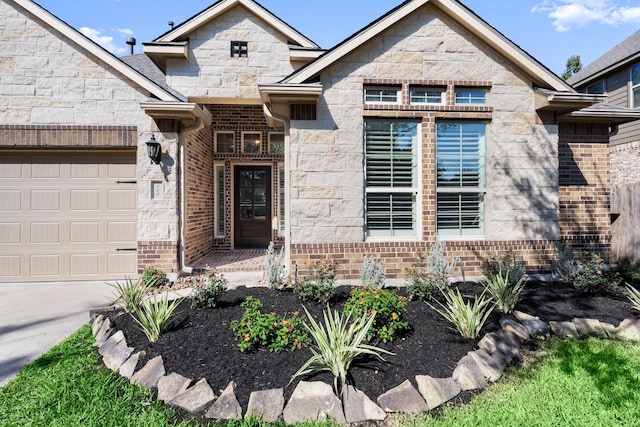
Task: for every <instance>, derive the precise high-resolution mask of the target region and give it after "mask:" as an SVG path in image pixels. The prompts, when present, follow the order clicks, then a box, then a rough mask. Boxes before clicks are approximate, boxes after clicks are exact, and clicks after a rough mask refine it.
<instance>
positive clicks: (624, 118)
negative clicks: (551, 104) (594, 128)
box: [559, 109, 640, 125]
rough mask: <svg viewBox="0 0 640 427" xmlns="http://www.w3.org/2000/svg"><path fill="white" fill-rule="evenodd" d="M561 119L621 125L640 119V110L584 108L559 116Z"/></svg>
mask: <svg viewBox="0 0 640 427" xmlns="http://www.w3.org/2000/svg"><path fill="white" fill-rule="evenodd" d="M559 120H560V121H561V122H562V121H570V122H589V123H607V124H609V125H621V124H624V123H630V122H634V121H636V120H640V111H618V110H598V111H593V110H589V109H583V110H578V111H572V112H571V113H569V114H565V115H562V116H560V117H559Z"/></svg>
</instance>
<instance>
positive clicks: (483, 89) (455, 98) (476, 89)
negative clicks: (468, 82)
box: [453, 86, 489, 106]
mask: <svg viewBox="0 0 640 427" xmlns="http://www.w3.org/2000/svg"><path fill="white" fill-rule="evenodd" d="M459 92H470V94H469V97H468V99H469V102H459V101H458V100H459V99H460V97H459V96H458V93H459ZM473 92H477V93H482V94H483V95H484V96H483V97H482V102H473V100H474V96H473ZM487 95H489V89H488V88H486V87H473V86H471V87H469V86H456V87H455V88H454V92H453V102H454V103H455V105H467V106H478V105H487Z"/></svg>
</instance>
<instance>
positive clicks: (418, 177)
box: [363, 119, 422, 242]
mask: <svg viewBox="0 0 640 427" xmlns="http://www.w3.org/2000/svg"><path fill="white" fill-rule="evenodd" d="M392 122H394V123H413V124H415V126H416V133H415V136H414V141H413V147H412V156H413V159H414V165H413V169H414V171H413V172H414V180H415V182H414V186H413V187H374V186H371V187H369V186H368V184H367V182H368V179H367V146H366V144H367V137H366V136H367V129H366V126H367V123H392ZM363 139H364V141H363V143H364V144H363V145H364V146H363V150H364V160H365V164H364V171H363V173H364V218H365V223H364V231H365V233H364V234H365V239H366V241H385V242H386V241H416V240H419V239H420V238H421V236H422V221H421V220H420V218H421V215H420V212H422V174H421V173H420V171H421V170H422V122H420V121H417V120H401V119H367V120H365V123H364V126H363ZM369 194H390V195H392V194H411V195H412V197H413V200H414V201H413V215H414V218H413V220H414V229H413V231H412V234H410V235H398V234H394V231H393V230H388V234H387V235H371V234H370V231H369V227H368V222H367V217H368V213H367V196H368V195H369Z"/></svg>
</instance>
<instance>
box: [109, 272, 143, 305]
mask: <svg viewBox="0 0 640 427" xmlns="http://www.w3.org/2000/svg"><path fill="white" fill-rule="evenodd" d="M111 286H112V287H113V288H114V289H115V292H116V295H115V296H114V298H112V299H111V303H112V304H115V305H117V306H118V307H120V308H122V309H123V310H124V311H126V312H127V313H133V312H134V311H135V310H136V308H138V307H140V304H142V301H143V300H144V298H145V297H146V296H147V295H148V294H149V286H148V285H147V284H146V283H145V282H144V281H143V280H142V278H139V279H138V280H135V281H134V280H132V279H130V278H127V279H125V281H124V283H120V282H118V281H116V283H115V284H114V285H111Z"/></svg>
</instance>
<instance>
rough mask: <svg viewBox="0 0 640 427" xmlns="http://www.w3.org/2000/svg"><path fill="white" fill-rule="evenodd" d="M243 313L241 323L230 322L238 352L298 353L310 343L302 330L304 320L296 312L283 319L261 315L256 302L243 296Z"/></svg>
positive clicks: (273, 314)
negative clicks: (296, 351) (236, 341)
mask: <svg viewBox="0 0 640 427" xmlns="http://www.w3.org/2000/svg"><path fill="white" fill-rule="evenodd" d="M241 307H242V308H244V314H243V315H242V319H241V320H233V321H232V322H231V330H232V331H233V332H234V333H235V334H236V336H237V338H238V340H239V343H238V348H239V349H240V351H241V352H245V351H250V350H255V349H259V348H267V349H269V351H272V352H275V353H280V352H283V351H293V350H300V349H302V348H305V347H308V346H309V345H310V344H311V338H310V337H309V334H308V332H307V330H306V329H305V328H304V318H303V317H301V316H300V315H299V313H298V312H297V311H296V312H294V313H293V315H292V317H289V318H285V317H283V316H279V315H277V314H276V313H263V312H262V311H261V310H260V309H261V308H262V303H261V302H260V300H259V299H257V298H253V297H247V299H246V300H245V301H244V302H243V303H242V304H241Z"/></svg>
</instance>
